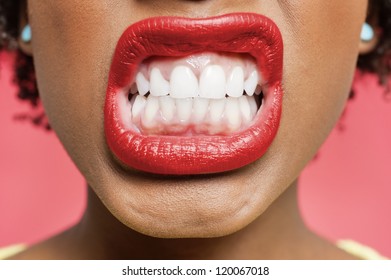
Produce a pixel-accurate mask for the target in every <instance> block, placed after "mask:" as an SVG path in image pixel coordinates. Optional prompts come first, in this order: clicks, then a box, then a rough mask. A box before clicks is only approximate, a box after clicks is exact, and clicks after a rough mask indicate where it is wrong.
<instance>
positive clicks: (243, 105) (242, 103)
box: [239, 95, 251, 122]
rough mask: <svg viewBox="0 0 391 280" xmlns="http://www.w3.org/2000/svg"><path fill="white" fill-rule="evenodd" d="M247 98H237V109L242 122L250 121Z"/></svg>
mask: <svg viewBox="0 0 391 280" xmlns="http://www.w3.org/2000/svg"><path fill="white" fill-rule="evenodd" d="M248 98H249V97H248V96H245V95H243V96H241V97H239V107H240V111H241V113H242V118H243V122H250V121H251V108H250V104H249V103H248Z"/></svg>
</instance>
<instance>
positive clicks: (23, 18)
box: [18, 1, 33, 56]
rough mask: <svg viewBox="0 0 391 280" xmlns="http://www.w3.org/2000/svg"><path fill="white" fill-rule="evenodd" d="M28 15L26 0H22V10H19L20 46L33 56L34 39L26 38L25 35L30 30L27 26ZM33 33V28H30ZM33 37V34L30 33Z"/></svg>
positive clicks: (25, 52)
mask: <svg viewBox="0 0 391 280" xmlns="http://www.w3.org/2000/svg"><path fill="white" fill-rule="evenodd" d="M28 24H29V21H28V16H27V5H26V3H25V1H22V3H21V5H20V11H19V36H18V46H19V49H20V50H21V51H22V52H23V53H24V54H26V55H29V56H31V55H32V53H33V50H32V40H31V39H30V40H25V39H24V38H23V37H25V36H23V35H26V33H28V30H27V28H26V26H28ZM30 34H31V30H30ZM30 38H31V35H30Z"/></svg>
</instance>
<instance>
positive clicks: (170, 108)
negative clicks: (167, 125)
mask: <svg viewBox="0 0 391 280" xmlns="http://www.w3.org/2000/svg"><path fill="white" fill-rule="evenodd" d="M159 106H160V112H162V116H163V119H164V120H165V121H167V122H169V121H171V120H172V119H173V117H174V114H175V101H174V99H173V98H171V97H170V96H162V97H159Z"/></svg>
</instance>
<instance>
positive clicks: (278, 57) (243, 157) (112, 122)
mask: <svg viewBox="0 0 391 280" xmlns="http://www.w3.org/2000/svg"><path fill="white" fill-rule="evenodd" d="M202 52H231V53H244V54H249V55H251V56H252V57H254V58H255V60H256V64H257V68H258V70H259V72H260V73H261V74H262V77H263V79H264V80H265V81H266V82H267V84H266V86H267V90H266V91H265V92H264V93H263V94H264V99H263V104H262V106H263V107H262V110H261V111H259V112H258V114H257V115H256V117H255V120H254V123H253V124H252V125H251V126H250V127H248V128H247V129H245V130H242V131H239V132H235V133H232V134H230V135H192V136H173V135H145V134H143V133H140V132H136V131H133V130H131V129H128V128H126V125H125V124H124V123H123V121H122V120H121V116H120V108H119V104H118V98H117V97H118V94H120V93H122V92H123V91H124V89H127V88H128V87H129V85H130V84H131V83H132V82H133V81H134V78H135V75H136V72H137V70H138V66H139V65H140V63H142V62H143V61H144V60H146V59H148V58H150V57H153V56H159V57H162V56H167V57H182V56H187V55H190V54H194V53H202ZM282 64H283V43H282V37H281V34H280V32H279V29H278V27H277V26H276V24H275V23H274V22H273V21H271V20H270V19H269V18H267V17H265V16H262V15H258V14H253V13H234V14H227V15H222V16H216V17H210V18H202V19H192V18H182V17H155V18H149V19H145V20H142V21H140V22H137V23H135V24H133V25H131V26H130V27H128V28H127V29H126V30H125V32H124V33H123V35H122V36H121V38H120V40H119V42H118V44H117V48H116V51H115V55H114V58H113V62H112V65H111V70H110V74H109V82H108V88H107V94H106V103H105V110H104V114H105V118H104V120H105V135H106V140H107V144H108V146H109V148H110V150H111V151H112V153H113V154H114V155H115V157H116V158H117V159H119V160H120V161H121V162H122V163H123V164H125V165H127V166H129V167H131V168H135V169H138V170H141V171H145V172H150V173H156V174H172V175H181V174H205V173H217V172H224V171H229V170H233V169H237V168H240V167H242V166H245V165H247V164H249V163H251V162H254V161H255V160H257V159H259V158H260V157H262V155H264V153H265V152H266V151H267V149H268V148H269V146H270V145H271V143H272V141H273V139H274V137H275V135H276V133H277V130H278V126H279V123H280V118H281V109H282V96H283V90H282V86H281V84H282Z"/></svg>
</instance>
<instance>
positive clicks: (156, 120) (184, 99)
mask: <svg viewBox="0 0 391 280" xmlns="http://www.w3.org/2000/svg"><path fill="white" fill-rule="evenodd" d="M205 57H206V58H210V57H208V56H205ZM205 57H202V56H201V58H203V59H204V60H205V61H206V62H205V63H204V60H202V59H201V58H196V59H194V57H193V58H192V60H190V59H189V60H186V63H171V64H173V65H172V66H171V68H170V67H168V69H167V68H165V67H163V66H162V65H159V63H157V65H156V63H155V65H154V63H151V65H150V66H149V68H148V67H146V66H145V65H144V67H140V71H139V72H138V73H137V74H136V76H135V80H134V83H132V85H131V86H129V95H128V96H127V98H128V100H129V101H128V100H126V101H123V102H128V103H129V104H130V105H128V106H121V108H122V109H121V110H122V111H123V112H122V116H123V119H124V122H130V123H131V125H130V127H132V128H133V129H135V130H136V131H139V132H142V133H146V134H169V135H176V134H185V135H186V134H210V135H213V134H227V133H232V132H235V131H239V130H241V129H245V128H246V127H248V126H249V125H251V122H252V121H253V119H254V118H255V115H256V114H257V111H258V109H259V106H261V104H262V98H263V94H262V83H263V81H262V79H261V76H260V74H259V72H258V71H257V68H256V65H255V63H253V62H248V61H246V62H245V63H244V62H240V60H235V59H233V63H230V64H226V66H225V67H223V66H222V65H219V64H213V63H211V60H209V61H208V60H207V59H205ZM229 59H232V58H229ZM215 60H216V58H215ZM217 60H218V59H217ZM225 60H227V59H225ZM238 61H239V62H238ZM218 62H221V63H222V64H224V59H222V60H221V59H220V60H219V61H218ZM169 65H170V64H169ZM227 65H228V66H227ZM159 66H160V67H159ZM146 69H149V70H148V71H147V70H146ZM120 102H122V101H120ZM123 108H126V109H123ZM129 108H130V110H129ZM127 127H129V126H127Z"/></svg>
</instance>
